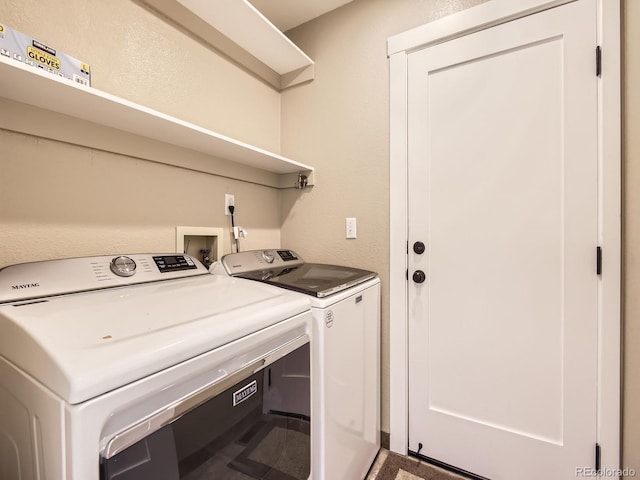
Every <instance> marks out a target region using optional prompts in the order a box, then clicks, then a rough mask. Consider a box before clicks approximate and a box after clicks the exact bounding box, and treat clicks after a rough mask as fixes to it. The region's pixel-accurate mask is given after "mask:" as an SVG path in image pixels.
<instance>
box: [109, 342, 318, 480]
mask: <svg viewBox="0 0 640 480" xmlns="http://www.w3.org/2000/svg"><path fill="white" fill-rule="evenodd" d="M292 343H293V342H292ZM282 350H283V352H281V353H282V354H283V355H275V356H274V355H273V352H271V354H270V355H269V357H270V358H274V357H275V358H279V360H277V361H275V362H273V363H270V364H266V362H265V359H260V360H258V361H256V362H253V363H251V364H250V365H248V366H246V367H245V368H243V369H242V370H240V371H238V372H235V373H233V374H232V375H229V376H228V377H227V379H226V380H225V381H223V382H219V383H216V384H214V385H212V386H208V387H206V388H203V389H202V390H200V391H198V392H194V394H193V395H192V396H190V397H189V398H186V399H182V400H180V401H178V402H176V403H174V404H172V405H169V406H168V407H167V408H166V409H164V410H163V411H162V412H159V413H157V414H155V415H153V416H152V417H151V418H148V419H145V420H144V421H141V422H140V423H138V424H137V425H135V426H134V427H132V428H129V429H127V430H126V431H124V432H121V433H120V434H118V435H116V436H115V437H114V438H113V439H112V440H111V441H110V442H109V444H108V445H107V447H106V449H105V451H104V454H103V458H102V459H101V468H100V470H101V472H100V479H101V480H139V479H141V478H153V479H157V480H178V479H189V480H198V479H210V478H230V477H231V476H233V478H236V477H238V478H244V476H246V477H247V478H264V476H265V475H266V474H267V473H268V472H273V471H278V472H282V474H283V475H282V476H283V478H294V479H300V480H307V479H308V477H309V474H310V471H311V449H310V405H311V396H310V357H309V355H310V352H309V343H308V338H307V337H304V339H300V341H299V342H297V344H294V345H286V346H283V347H282ZM275 473H277V472H275Z"/></svg>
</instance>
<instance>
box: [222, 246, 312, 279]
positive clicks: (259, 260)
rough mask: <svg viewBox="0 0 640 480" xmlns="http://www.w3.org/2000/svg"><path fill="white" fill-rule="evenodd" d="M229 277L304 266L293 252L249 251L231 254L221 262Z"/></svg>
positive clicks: (302, 261)
mask: <svg viewBox="0 0 640 480" xmlns="http://www.w3.org/2000/svg"><path fill="white" fill-rule="evenodd" d="M221 263H222V265H223V266H224V269H225V270H226V272H227V273H228V274H229V275H238V274H241V273H247V272H255V271H259V270H266V269H269V268H278V267H295V266H298V265H302V264H304V260H302V259H301V258H300V257H299V256H298V254H297V253H296V252H294V251H293V250H284V249H282V250H278V249H276V250H248V251H246V252H240V253H229V254H227V255H225V256H224V257H222V260H221Z"/></svg>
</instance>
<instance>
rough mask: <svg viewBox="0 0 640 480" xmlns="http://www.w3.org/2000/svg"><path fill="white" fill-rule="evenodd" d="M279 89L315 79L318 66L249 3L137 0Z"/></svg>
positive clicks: (232, 1)
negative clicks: (315, 70)
mask: <svg viewBox="0 0 640 480" xmlns="http://www.w3.org/2000/svg"><path fill="white" fill-rule="evenodd" d="M139 1H142V2H144V3H146V4H147V5H148V6H150V7H151V8H152V9H153V10H155V11H156V12H159V13H160V14H161V15H163V16H164V17H166V18H168V19H170V20H171V21H173V22H175V23H177V24H178V25H180V26H181V27H182V28H184V29H186V30H187V31H189V32H191V33H193V34H194V35H196V36H198V37H200V38H201V39H203V40H205V41H206V42H207V43H209V44H210V45H212V46H213V47H214V48H216V49H217V50H218V51H220V52H222V53H223V54H224V55H226V56H228V57H229V58H231V59H232V60H234V61H236V62H237V63H239V64H240V65H242V66H243V67H244V68H246V69H247V70H249V71H250V72H252V73H253V74H255V75H257V76H258V77H260V78H262V79H263V80H265V81H266V82H268V83H269V84H271V85H272V86H273V87H275V88H276V89H278V90H281V89H284V88H287V87H290V86H292V85H296V84H298V83H302V82H306V81H309V80H312V79H313V77H314V63H313V60H311V59H310V58H309V57H308V56H307V55H306V54H305V53H304V52H303V51H302V50H300V48H298V47H297V46H296V45H295V44H294V43H293V42H292V41H291V40H289V38H287V36H286V35H284V34H283V33H282V32H281V31H280V30H278V28H277V27H276V26H275V25H273V24H272V23H271V22H270V21H269V20H268V19H267V18H266V17H265V16H264V15H262V14H261V13H260V12H259V11H258V10H257V9H256V8H255V7H254V6H253V5H251V3H249V2H248V1H247V0H207V1H202V0H139Z"/></svg>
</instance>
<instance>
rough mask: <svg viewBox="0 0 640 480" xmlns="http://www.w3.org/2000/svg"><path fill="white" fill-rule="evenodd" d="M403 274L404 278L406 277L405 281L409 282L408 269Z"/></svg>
mask: <svg viewBox="0 0 640 480" xmlns="http://www.w3.org/2000/svg"><path fill="white" fill-rule="evenodd" d="M404 274H405V276H406V277H407V280H409V269H407V270H406V271H405V272H404Z"/></svg>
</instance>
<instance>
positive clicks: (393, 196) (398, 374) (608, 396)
mask: <svg viewBox="0 0 640 480" xmlns="http://www.w3.org/2000/svg"><path fill="white" fill-rule="evenodd" d="M572 1H575V0H491V1H489V2H487V3H484V4H482V5H479V6H477V7H473V8H470V9H468V10H464V11H462V12H459V13H456V14H454V15H451V16H448V17H444V18H442V19H440V20H437V21H435V22H432V23H428V24H426V25H422V26H420V27H417V28H414V29H412V30H409V31H407V32H404V33H401V34H399V35H396V36H394V37H391V38H389V39H388V41H387V54H388V56H389V67H390V82H389V87H390V162H389V163H390V172H389V177H390V180H389V181H390V192H389V194H390V201H389V209H390V238H389V264H390V272H389V273H390V282H389V284H390V292H389V293H390V308H389V317H390V326H389V337H390V345H389V352H390V386H389V387H390V388H389V389H390V448H391V450H392V451H394V452H397V453H400V454H403V455H406V454H407V449H408V431H409V430H408V418H409V401H408V398H409V396H408V391H409V389H408V386H409V377H408V353H409V352H408V328H407V321H408V308H407V298H408V297H407V287H408V282H407V268H408V267H407V248H408V234H407V232H408V218H407V202H408V198H407V195H408V193H407V133H406V132H407V55H408V54H410V53H411V51H415V50H419V49H422V48H425V47H428V46H430V45H434V44H436V43H442V42H444V41H446V40H450V39H452V38H456V37H461V36H464V35H467V34H470V33H473V32H477V31H479V30H483V29H485V28H489V27H491V26H494V25H498V24H500V23H504V22H506V21H509V20H513V19H516V18H519V17H523V16H525V15H530V14H532V13H536V12H539V11H542V10H546V9H548V8H552V7H555V6H558V5H562V4H565V3H570V2H572ZM620 15H621V8H620V0H598V25H597V39H598V42H597V43H598V45H600V47H601V48H602V75H601V77H600V78H599V79H598V238H599V245H600V246H601V247H602V275H601V277H600V278H599V281H598V398H597V404H598V410H597V416H598V418H597V442H598V444H599V445H600V446H601V448H602V457H601V466H602V468H603V469H604V468H611V469H617V468H620V452H621V447H620V430H621V408H620V400H621V381H620V374H621V347H620V339H621V194H622V190H621V184H622V170H621V99H620V98H621V97H620V93H621V88H620V86H621V73H620V65H621V64H620V23H621V18H620ZM594 75H595V45H594ZM594 274H595V273H594Z"/></svg>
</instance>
